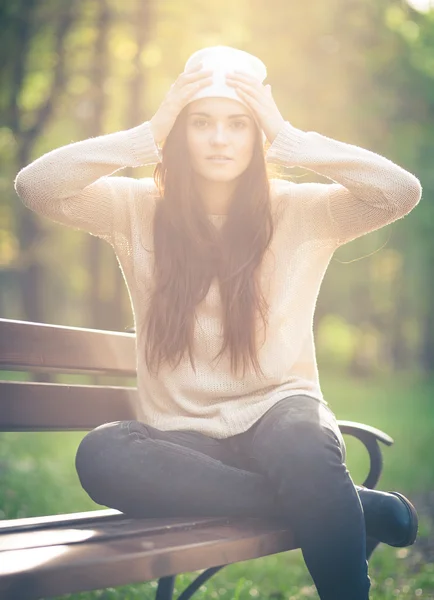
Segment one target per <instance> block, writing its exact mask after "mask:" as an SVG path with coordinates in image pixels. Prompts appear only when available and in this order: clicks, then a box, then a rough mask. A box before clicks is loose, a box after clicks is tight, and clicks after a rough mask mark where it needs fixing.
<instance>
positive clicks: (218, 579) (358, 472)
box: [0, 374, 434, 600]
mask: <svg viewBox="0 0 434 600" xmlns="http://www.w3.org/2000/svg"><path fill="white" fill-rule="evenodd" d="M321 380H322V388H323V392H324V395H325V397H326V400H327V401H328V402H329V405H330V407H331V408H332V410H333V411H334V413H335V414H336V416H337V418H338V419H345V420H353V421H359V422H363V423H367V424H369V425H372V426H374V427H378V428H379V429H382V430H384V431H385V432H386V433H388V434H389V435H391V436H392V437H393V438H394V440H395V443H394V445H393V446H392V447H385V446H384V447H383V448H384V452H383V455H384V471H383V476H382V478H381V480H380V483H379V485H378V489H383V490H397V491H401V492H403V493H404V494H406V495H408V496H409V497H410V498H411V499H412V500H413V502H414V503H415V504H416V507H417V509H418V511H419V515H420V529H419V537H418V540H417V541H416V543H415V544H414V545H413V546H411V547H410V548H403V549H397V548H392V547H390V546H386V545H380V546H379V548H378V549H377V550H376V551H375V553H374V554H373V557H372V558H371V560H370V566H369V572H370V577H371V581H372V592H371V600H392V599H393V600H395V599H396V598H400V599H410V598H411V599H417V598H429V599H431V600H432V599H433V598H434V564H433V560H432V558H433V555H434V548H433V543H432V539H433V538H434V528H433V523H432V514H433V508H432V507H431V506H430V502H431V504H432V498H433V492H434V469H433V466H434V465H433V462H434V461H433V458H432V457H433V453H432V432H433V428H434V427H433V426H434V403H433V402H432V401H431V398H432V396H433V394H432V391H433V389H434V383H433V382H430V381H421V380H418V379H417V378H416V377H415V376H411V375H401V376H399V377H398V376H393V378H391V377H389V376H388V377H384V379H382V380H381V379H378V378H377V379H376V380H375V381H366V380H354V379H353V380H350V379H348V378H346V377H345V376H343V375H336V374H335V375H330V374H324V375H323V376H322V379H321ZM83 435H84V432H83V433H75V432H72V433H70V432H68V433H8V434H1V435H0V517H1V518H14V517H25V516H37V515H47V514H55V513H57V514H60V513H64V512H65V513H66V512H75V511H82V510H92V509H96V508H101V507H100V506H99V505H96V504H95V503H94V502H93V501H92V500H90V499H89V498H88V497H87V495H86V494H85V492H84V491H83V490H82V489H81V487H80V484H79V481H78V478H77V475H76V473H75V469H74V456H75V450H76V448H77V445H78V443H79V441H80V440H81V438H82V437H83ZM345 442H346V445H347V467H348V469H349V471H350V473H351V476H352V478H353V480H354V482H355V483H362V482H363V479H364V477H365V475H366V473H367V470H368V459H367V456H366V453H365V451H364V449H363V447H362V445H361V444H360V442H358V441H357V440H355V439H353V438H350V437H349V436H346V437H345ZM199 572H200V571H198V572H197V573H187V574H184V575H180V576H178V577H177V583H176V587H177V592H178V593H179V592H180V591H182V589H184V587H186V586H187V585H188V583H189V582H190V581H192V580H193V579H194V577H195V576H196V575H197V574H198V573H199ZM155 589H156V582H155V581H153V582H147V583H144V584H140V585H130V586H123V587H119V588H116V589H106V590H99V591H95V592H86V593H81V594H71V595H67V596H62V598H63V599H66V598H69V599H71V600H72V599H74V600H91V599H97V598H99V599H104V600H108V599H121V598H122V599H125V600H127V599H131V600H132V599H139V598H140V599H141V600H148V599H149V600H150V599H153V598H154V597H155ZM175 597H176V596H175ZM194 597H195V598H196V600H205V599H206V600H208V599H212V598H218V599H220V600H252V599H254V598H258V599H260V600H263V599H269V600H290V599H292V600H301V599H303V598H314V599H317V598H318V595H317V593H316V591H315V587H314V586H313V583H312V579H311V577H310V575H309V572H308V571H307V568H306V566H305V564H304V560H303V557H302V554H301V551H300V550H293V551H291V552H285V553H281V554H279V555H273V556H268V557H264V558H260V559H255V560H250V561H246V562H243V563H238V564H234V565H230V566H228V567H226V568H225V569H223V570H222V571H220V572H219V573H218V574H217V575H215V576H214V577H213V578H212V579H211V580H210V581H209V582H208V583H206V584H205V585H204V586H202V588H201V589H200V590H199V592H197V593H196V595H195V596H194Z"/></svg>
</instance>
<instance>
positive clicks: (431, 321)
mask: <svg viewBox="0 0 434 600" xmlns="http://www.w3.org/2000/svg"><path fill="white" fill-rule="evenodd" d="M214 44H227V45H231V46H236V47H238V48H240V49H244V50H247V51H248V52H251V53H253V54H255V55H257V56H259V57H260V58H261V59H262V60H263V61H264V62H265V64H266V65H267V68H268V78H267V80H266V81H265V83H270V84H271V86H272V91H273V95H274V98H275V100H276V102H277V104H278V106H279V109H280V111H281V113H282V114H283V116H284V117H285V119H287V120H289V121H290V122H291V123H292V124H293V125H294V126H296V127H298V128H300V129H303V130H306V131H318V132H319V133H322V134H324V135H327V136H329V137H333V138H336V139H338V140H341V141H344V142H347V143H352V144H357V145H360V146H363V147H365V148H368V149H370V150H373V151H375V152H378V153H380V154H383V155H385V156H387V157H388V158H390V159H391V160H393V161H395V162H397V163H398V164H400V165H402V166H403V167H404V168H406V169H408V170H409V171H411V172H412V173H414V174H416V175H417V176H418V177H419V178H420V180H421V182H422V185H423V190H424V192H423V198H422V200H421V202H420V204H419V206H417V208H416V209H415V210H414V211H413V212H412V213H410V214H409V215H408V216H407V217H405V218H404V219H402V220H399V221H398V222H395V223H393V224H392V225H390V226H388V227H385V228H383V229H381V230H379V231H377V232H373V233H371V234H369V235H367V236H364V237H363V238H360V239H358V240H355V241H354V242H352V243H350V244H347V245H345V246H343V247H341V248H339V250H338V252H336V254H335V255H334V257H333V259H332V261H331V264H330V267H329V270H328V272H327V274H326V277H325V279H324V282H323V286H322V289H321V292H320V296H319V300H318V304H317V309H316V315H315V323H314V328H315V341H316V347H317V356H318V364H319V371H320V380H321V385H322V388H323V392H324V395H325V397H326V399H327V400H328V402H329V404H330V406H331V407H332V409H333V410H334V412H335V413H336V415H337V417H338V418H340V419H350V420H356V421H361V422H364V423H368V424H370V425H373V426H376V427H379V428H381V429H383V430H384V431H386V432H387V433H389V434H390V435H391V436H392V437H393V438H394V439H395V445H394V446H392V447H391V448H387V449H385V450H384V452H385V466H384V475H383V478H382V480H381V481H380V485H379V487H380V488H381V489H395V490H397V491H402V492H403V493H406V494H408V495H409V497H410V498H411V499H412V500H413V501H414V502H415V503H416V505H417V507H418V509H419V512H420V516H421V528H420V536H419V539H418V540H417V542H416V544H415V545H414V546H413V547H411V548H409V549H401V550H397V549H392V548H391V547H387V546H382V547H380V548H379V549H378V550H377V551H376V553H375V554H374V557H373V559H372V561H371V571H372V579H373V591H372V599H373V600H386V599H389V598H396V597H399V598H406V599H407V598H408V599H410V598H412V599H413V598H416V597H422V598H431V599H432V598H434V569H433V563H434V560H433V559H434V543H433V539H434V528H433V516H434V459H433V452H432V438H433V433H434V429H433V425H434V393H433V392H434V386H433V370H434V310H433V309H434V303H433V300H432V298H433V294H434V268H433V265H434V198H433V195H434V177H433V173H434V170H433V164H434V0H408V2H406V1H405V0H328V1H327V2H324V0H310V2H300V1H299V0H273V1H272V2H270V0H236V1H234V0H219V2H211V1H210V0H185V1H183V2H179V0H128V1H126V2H120V1H118V0H80V1H79V2H71V1H70V0H33V1H32V2H30V1H26V0H15V1H14V2H10V3H1V5H0V55H1V57H2V66H1V69H0V77H1V79H0V107H1V121H0V317H3V318H9V319H19V320H26V321H35V322H43V323H53V324H62V325H68V326H77V327H90V328H96V329H109V330H115V331H125V329H127V328H128V327H131V326H132V324H133V319H132V313H131V307H130V304H129V298H128V293H127V290H126V288H125V284H124V282H123V278H122V273H121V271H120V269H119V265H118V263H117V261H116V257H115V256H114V254H113V250H112V248H111V247H110V246H109V245H108V244H106V243H105V242H103V241H101V240H99V239H98V238H95V237H93V236H90V235H89V234H87V233H84V232H81V231H78V230H71V229H67V228H65V227H63V226H61V225H57V224H55V223H52V222H50V221H48V220H47V219H44V218H42V217H38V215H36V214H34V213H32V212H31V211H29V210H28V209H26V208H24V207H23V205H22V204H21V202H20V200H19V199H18V197H17V196H16V194H15V192H14V189H13V180H14V178H15V175H16V173H17V172H18V171H19V169H20V168H21V167H23V166H24V165H26V164H28V163H29V162H31V161H32V160H33V159H35V158H37V157H38V156H40V155H41V154H43V153H45V152H47V151H49V150H52V149H54V148H56V147H59V146H62V145H65V144H68V143H71V142H73V141H78V140H82V139H85V138H87V137H90V136H97V135H102V134H106V133H110V132H113V131H118V130H121V129H128V128H130V127H133V126H135V125H137V124H139V123H141V122H143V121H145V120H148V119H150V118H151V117H152V115H153V114H154V113H155V111H156V110H157V108H158V106H159V104H160V103H161V102H162V100H163V98H164V96H165V94H166V93H167V91H168V89H169V87H170V85H171V84H172V83H173V81H174V80H175V79H176V77H177V76H178V75H179V73H181V72H182V70H183V68H184V64H185V62H186V60H187V58H188V57H189V56H190V54H191V53H192V52H194V51H196V50H198V49H199V48H202V47H204V46H209V45H214ZM152 172H153V167H144V168H139V169H125V170H123V171H122V175H128V176H132V177H143V176H152ZM283 176H285V177H286V176H287V177H288V178H290V177H291V178H296V179H295V180H296V181H324V179H322V178H321V177H319V176H316V175H315V174H314V173H311V172H308V171H306V170H303V169H299V168H297V169H287V170H286V171H285V172H284V175H283ZM26 376H27V375H26V374H18V373H11V372H4V373H2V374H1V375H0V378H1V379H6V378H11V379H17V378H25V377H26ZM53 381H61V382H66V381H68V376H66V375H58V376H56V377H53ZM93 381H94V380H89V383H92V382H93ZM82 436H83V433H70V434H0V467H1V472H2V478H1V480H0V517H1V518H10V517H14V516H33V515H42V514H51V513H61V512H73V511H78V510H87V509H95V508H100V507H99V506H97V505H96V504H94V503H93V502H92V501H91V500H90V499H88V498H87V497H86V495H85V494H84V492H82V490H81V488H80V485H79V482H78V479H77V477H76V475H75V471H74V465H73V458H74V453H75V449H76V447H77V445H78V442H79V440H80V439H81V437H82ZM348 468H349V469H350V472H351V474H352V476H353V478H354V479H355V480H356V481H357V482H360V481H361V480H362V479H363V475H364V473H365V471H366V468H367V461H366V457H365V455H364V453H363V450H362V449H361V448H360V447H359V445H358V443H357V442H355V441H353V440H351V439H348ZM271 571H272V572H273V581H270V577H269V576H268V574H269V573H270V572H271ZM289 574H291V575H289ZM186 577H187V578H188V576H186ZM240 581H241V584H240ZM261 581H262V582H263V583H262V584H261V583H259V582H261ZM153 585H154V584H145V585H143V586H133V587H131V588H129V592H128V593H129V594H130V596H128V597H131V598H136V597H137V598H138V597H141V598H145V597H146V598H147V597H149V598H151V597H152V595H149V596H147V595H146V594H150V593H151V591H152V586H153ZM261 586H262V587H261ZM235 590H237V592H236V593H237V596H236V597H237V598H239V599H243V600H244V599H247V598H251V597H252V596H255V595H256V596H259V597H260V598H268V597H271V594H272V593H274V594H275V595H274V596H272V597H273V598H279V599H280V598H281V599H282V600H283V599H287V598H293V599H296V600H299V599H301V598H304V597H308V596H309V597H315V595H314V592H313V591H312V581H311V580H310V579H309V575H308V573H307V570H306V568H305V566H304V563H303V561H302V557H301V554H300V553H299V552H298V551H295V552H292V553H291V554H285V555H282V556H279V557H268V558H266V559H260V560H257V561H252V562H251V563H245V564H243V565H234V566H233V567H230V568H228V569H227V570H225V571H224V572H223V571H222V573H220V574H219V576H218V577H216V578H215V583H213V582H212V581H211V582H210V583H209V584H207V586H206V589H205V590H202V591H201V594H202V595H200V594H199V595H198V596H197V597H198V599H200V598H207V599H208V598H217V597H218V598H222V599H224V600H226V599H227V600H229V599H232V598H234V597H235ZM396 590H398V592H397V591H396ZM136 594H137V595H136ZM279 594H280V595H279ZM74 597H76V598H80V599H84V598H96V597H97V596H95V595H93V594H90V593H89V594H80V595H76V596H74ZM110 597H119V598H120V597H121V592H120V591H119V595H117V596H116V595H114V596H110Z"/></svg>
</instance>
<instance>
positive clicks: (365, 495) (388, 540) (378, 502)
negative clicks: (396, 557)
mask: <svg viewBox="0 0 434 600" xmlns="http://www.w3.org/2000/svg"><path fill="white" fill-rule="evenodd" d="M356 488H357V492H358V494H359V497H360V501H361V503H362V506H363V512H364V515H365V525H366V535H367V536H369V537H372V538H374V539H377V540H379V541H380V542H384V543H385V544H388V545H389V546H395V547H396V548H404V547H405V546H411V545H412V544H414V542H415V540H416V536H417V530H418V516H417V512H416V509H415V507H414V506H413V504H412V503H411V502H410V500H408V498H406V497H405V496H403V495H402V494H400V493H398V492H380V491H378V490H370V489H368V488H365V487H363V486H357V485H356Z"/></svg>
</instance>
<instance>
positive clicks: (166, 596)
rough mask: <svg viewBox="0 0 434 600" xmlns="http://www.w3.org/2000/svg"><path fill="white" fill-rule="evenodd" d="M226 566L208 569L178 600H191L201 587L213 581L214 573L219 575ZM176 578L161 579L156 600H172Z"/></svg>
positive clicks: (173, 576)
mask: <svg viewBox="0 0 434 600" xmlns="http://www.w3.org/2000/svg"><path fill="white" fill-rule="evenodd" d="M225 566H226V565H221V566H219V567H211V568H210V569H206V570H205V571H204V572H203V573H201V574H200V575H198V576H197V577H196V579H195V580H194V581H192V582H191V583H190V585H189V586H188V587H187V588H185V590H184V591H183V592H182V593H181V594H180V595H179V596H178V600H189V599H190V598H191V597H192V596H193V594H194V593H195V592H197V590H198V589H199V588H200V586H201V585H203V584H204V583H205V581H208V579H211V577H212V576H213V575H214V573H217V571H220V569H223V567H225ZM175 577H176V575H171V576H170V577H160V579H159V581H158V589H157V595H156V596H155V600H172V598H173V590H174V587H175Z"/></svg>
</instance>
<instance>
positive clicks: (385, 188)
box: [266, 121, 422, 246]
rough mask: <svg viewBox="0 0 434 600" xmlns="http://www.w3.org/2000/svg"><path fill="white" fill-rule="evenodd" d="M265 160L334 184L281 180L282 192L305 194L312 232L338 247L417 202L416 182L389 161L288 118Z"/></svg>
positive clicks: (419, 194)
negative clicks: (302, 127)
mask: <svg viewBox="0 0 434 600" xmlns="http://www.w3.org/2000/svg"><path fill="white" fill-rule="evenodd" d="M266 160H267V161H268V162H275V163H277V164H281V165H284V166H287V167H294V166H300V167H304V168H306V169H309V170H311V171H314V172H316V173H318V174H320V175H324V176H325V177H328V178H329V179H331V180H332V181H333V182H334V183H329V184H328V183H299V184H293V183H290V182H285V183H286V184H287V185H283V186H282V187H283V190H284V195H288V196H294V194H296V195H297V194H298V195H299V196H301V197H303V198H304V201H305V203H306V213H307V216H308V220H309V224H310V225H311V227H312V230H313V235H315V236H317V237H318V238H329V239H332V240H333V241H334V243H335V244H336V245H337V246H339V245H343V244H346V243H347V242H349V241H351V240H354V239H356V238H358V237H360V236H362V235H364V234H366V233H369V232H371V231H374V230H376V229H380V228H381V227H384V226H385V225H388V224H389V223H392V222H393V221H396V220H397V219H400V218H402V217H404V216H405V215H406V214H408V213H409V212H410V211H411V210H412V209H413V208H414V207H415V206H416V205H417V204H418V202H419V200H420V198H421V194H422V188H421V185H420V182H419V180H418V179H417V178H416V177H415V176H414V175H412V174H411V173H409V172H408V171H406V170H404V169H403V168H401V167H399V166H398V165H396V164H395V163H393V162H392V161H390V160H388V159H387V158H384V157H383V156H380V155H379V154H375V153H374V152H371V151H369V150H365V149H363V148H360V147H358V146H354V145H351V144H346V143H344V142H339V141H337V140H334V139H331V138H328V137H326V136H323V135H321V134H319V133H316V132H314V131H309V132H305V131H301V130H300V129H297V128H295V127H293V126H292V125H291V124H290V123H289V122H288V121H286V122H285V124H284V125H283V126H282V128H281V130H280V131H279V133H278V135H277V137H276V138H275V140H274V141H273V143H272V144H271V146H270V147H269V149H268V151H267V154H266Z"/></svg>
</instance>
